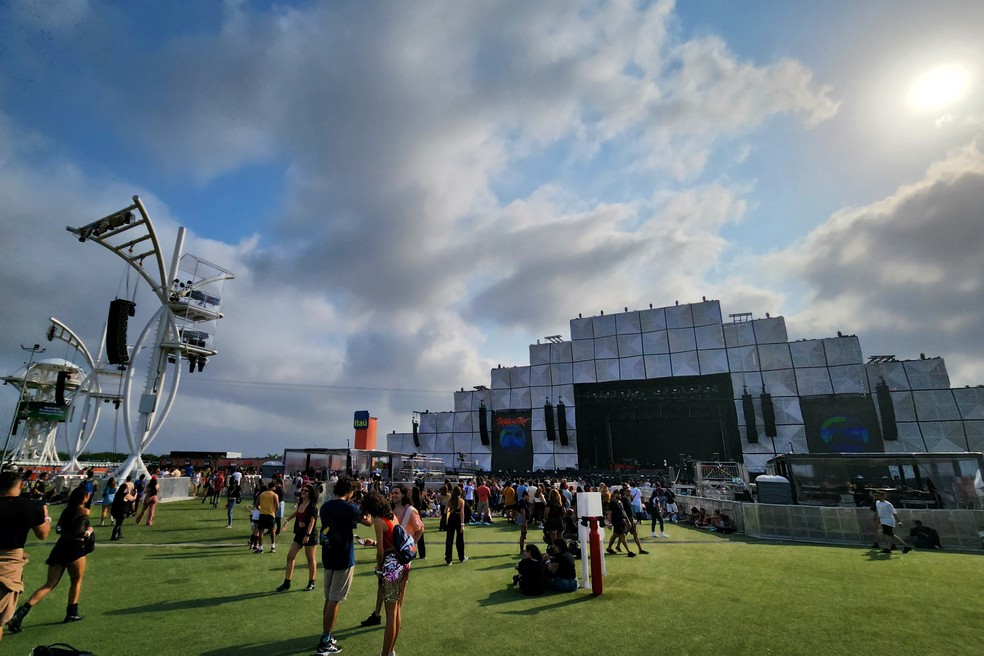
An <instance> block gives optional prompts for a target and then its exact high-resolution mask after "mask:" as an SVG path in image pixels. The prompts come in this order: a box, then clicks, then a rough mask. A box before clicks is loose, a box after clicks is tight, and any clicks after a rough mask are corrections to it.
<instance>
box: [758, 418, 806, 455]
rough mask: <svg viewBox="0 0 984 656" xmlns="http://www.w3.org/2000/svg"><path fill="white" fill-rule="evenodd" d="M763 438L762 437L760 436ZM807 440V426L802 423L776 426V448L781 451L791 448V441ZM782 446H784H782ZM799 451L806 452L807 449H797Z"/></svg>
mask: <svg viewBox="0 0 984 656" xmlns="http://www.w3.org/2000/svg"><path fill="white" fill-rule="evenodd" d="M760 439H761V438H760ZM800 441H802V442H806V426H804V425H802V424H800V425H795V424H787V425H780V426H776V449H777V450H780V451H786V450H788V449H789V444H790V443H793V444H795V443H797V442H800ZM780 446H781V447H782V448H780ZM797 453H806V451H797Z"/></svg>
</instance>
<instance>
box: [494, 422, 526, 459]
mask: <svg viewBox="0 0 984 656" xmlns="http://www.w3.org/2000/svg"><path fill="white" fill-rule="evenodd" d="M529 421H530V418H529V417H496V419H495V424H496V426H498V427H499V446H501V447H502V448H503V449H505V450H507V451H518V450H520V449H522V448H523V447H525V446H526V430H525V426H526V424H527V423H529Z"/></svg>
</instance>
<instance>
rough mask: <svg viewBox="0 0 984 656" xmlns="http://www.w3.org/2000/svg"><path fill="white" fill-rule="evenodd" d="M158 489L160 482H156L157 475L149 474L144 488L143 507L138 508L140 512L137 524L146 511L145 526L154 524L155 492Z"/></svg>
mask: <svg viewBox="0 0 984 656" xmlns="http://www.w3.org/2000/svg"><path fill="white" fill-rule="evenodd" d="M159 491H160V484H159V483H158V482H157V477H156V476H151V477H150V480H149V481H148V482H147V487H146V488H145V489H144V495H143V507H142V508H141V509H140V514H139V515H137V524H139V523H140V520H142V519H143V516H144V513H147V526H153V525H154V513H155V512H156V511H157V493H158V492H159Z"/></svg>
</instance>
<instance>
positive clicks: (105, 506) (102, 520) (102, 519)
mask: <svg viewBox="0 0 984 656" xmlns="http://www.w3.org/2000/svg"><path fill="white" fill-rule="evenodd" d="M118 487H119V485H117V484H116V478H114V477H112V476H111V477H110V479H109V481H108V482H107V483H106V485H105V486H103V492H102V511H101V512H100V513H99V525H100V526H105V524H106V515H108V514H109V510H110V508H111V507H112V506H113V499H115V498H116V489H117V488H118Z"/></svg>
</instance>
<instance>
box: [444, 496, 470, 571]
mask: <svg viewBox="0 0 984 656" xmlns="http://www.w3.org/2000/svg"><path fill="white" fill-rule="evenodd" d="M445 523H446V525H447V528H446V529H445V530H446V531H447V535H446V536H445V538H444V562H445V563H447V565H448V566H449V567H450V565H451V546H452V545H455V546H456V547H457V549H458V562H461V563H463V562H465V561H466V560H468V556H466V555H465V500H464V499H463V498H462V496H461V487H460V486H458V485H455V486H454V489H452V490H451V497H450V498H449V499H448V507H447V514H446V520H445Z"/></svg>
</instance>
